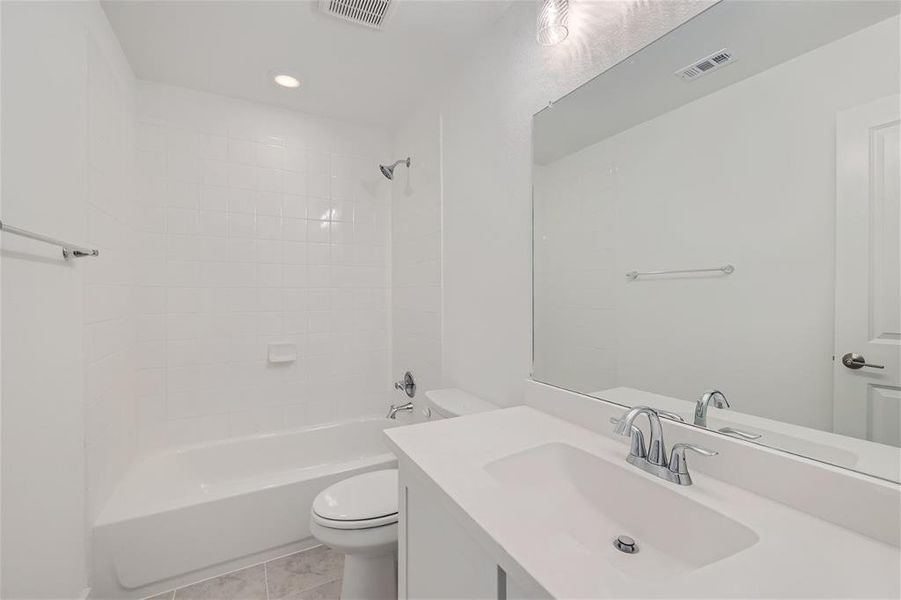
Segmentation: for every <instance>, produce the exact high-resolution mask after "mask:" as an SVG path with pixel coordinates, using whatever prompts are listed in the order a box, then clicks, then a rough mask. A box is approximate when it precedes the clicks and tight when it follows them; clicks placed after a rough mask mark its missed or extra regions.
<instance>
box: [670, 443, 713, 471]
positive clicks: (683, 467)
mask: <svg viewBox="0 0 901 600" xmlns="http://www.w3.org/2000/svg"><path fill="white" fill-rule="evenodd" d="M687 450H691V451H693V452H697V453H698V454H700V455H701V456H716V455H717V454H719V452H717V451H716V450H709V449H707V448H704V447H702V446H695V445H694V444H675V445H674V446H673V450H672V453H671V454H670V458H669V469H670V471H672V472H673V473H678V474H679V475H688V465H687V464H686V462H685V452H686V451H687Z"/></svg>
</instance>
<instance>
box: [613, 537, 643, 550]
mask: <svg viewBox="0 0 901 600" xmlns="http://www.w3.org/2000/svg"><path fill="white" fill-rule="evenodd" d="M613 547H614V548H616V549H617V550H619V551H620V552H625V553H626V554H635V553H636V552H638V544H636V543H635V540H633V539H632V538H630V537H629V536H627V535H618V536H616V539H615V540H613Z"/></svg>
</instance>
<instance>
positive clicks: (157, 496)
mask: <svg viewBox="0 0 901 600" xmlns="http://www.w3.org/2000/svg"><path fill="white" fill-rule="evenodd" d="M391 424H393V422H392V421H388V420H386V419H365V420H357V421H348V422H344V423H338V424H333V425H324V426H317V427H313V428H309V429H302V430H294V431H287V432H279V433H276V434H267V435H258V436H250V437H245V438H236V439H231V440H225V441H221V442H212V443H206V444H199V445H193V446H186V447H183V448H176V449H171V450H166V451H164V452H161V453H159V454H155V455H152V456H149V457H147V458H146V459H144V460H142V461H140V462H138V463H136V464H135V465H134V466H133V467H132V468H131V469H130V470H129V472H128V473H127V474H126V476H125V477H124V478H123V480H122V482H121V483H120V484H119V486H118V487H117V489H116V491H115V492H114V494H113V496H112V498H110V501H109V502H108V503H107V505H106V506H105V507H104V509H103V511H102V513H101V514H100V516H99V517H98V519H97V521H96V523H95V524H94V530H93V551H94V557H93V564H94V568H93V573H94V577H93V581H92V585H93V591H92V594H91V596H92V597H95V598H124V597H139V596H146V595H149V594H150V593H152V592H155V591H159V590H165V589H170V588H172V587H174V586H176V585H182V584H184V583H187V582H190V581H194V580H198V579H202V578H204V577H207V576H210V575H213V574H215V573H216V572H221V571H223V570H227V569H231V568H237V567H240V566H243V565H244V564H252V563H253V562H259V560H263V559H265V558H269V557H272V556H275V555H278V554H284V553H287V552H289V551H293V550H296V549H301V548H303V547H304V546H312V545H313V544H314V542H313V540H312V538H311V537H310V529H309V512H310V507H311V506H312V503H313V499H314V498H315V497H316V495H317V494H318V493H319V492H320V491H321V490H323V489H324V488H325V487H327V486H329V485H331V484H332V483H334V482H336V481H339V480H341V479H344V478H346V477H349V476H351V475H354V474H357V473H362V472H365V471H373V470H377V469H386V468H392V467H395V466H396V464H397V461H396V459H395V457H394V456H393V455H392V454H391V453H390V452H388V450H387V448H386V446H385V445H384V442H383V441H382V429H384V428H386V427H389V426H391Z"/></svg>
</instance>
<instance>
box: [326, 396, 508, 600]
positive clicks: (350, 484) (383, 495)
mask: <svg viewBox="0 0 901 600" xmlns="http://www.w3.org/2000/svg"><path fill="white" fill-rule="evenodd" d="M425 396H426V407H425V408H424V409H423V416H424V417H425V418H427V419H447V418H452V417H458V416H461V415H468V414H473V413H478V412H484V411H487V410H494V409H496V408H497V406H495V405H494V404H491V403H490V402H487V401H485V400H482V399H481V398H477V397H475V396H473V395H472V394H469V393H467V392H464V391H463V390H458V389H444V390H432V391H429V392H426V393H425ZM397 492H398V483H397V469H385V470H381V471H370V472H369V473H363V474H361V475H354V476H353V477H349V478H347V479H345V480H343V481H339V482H338V483H336V484H334V485H331V486H329V487H328V488H326V489H325V490H324V491H322V492H321V493H320V494H319V495H318V496H316V499H315V500H314V501H313V508H312V509H311V511H310V512H311V514H310V532H311V533H312V534H313V537H315V538H316V539H317V540H319V541H320V542H322V543H323V544H325V545H326V546H329V547H330V548H332V549H334V550H336V551H338V552H342V553H343V554H344V578H343V581H342V584H341V597H342V598H344V599H366V600H377V599H378V600H381V599H387V598H392V599H393V598H397Z"/></svg>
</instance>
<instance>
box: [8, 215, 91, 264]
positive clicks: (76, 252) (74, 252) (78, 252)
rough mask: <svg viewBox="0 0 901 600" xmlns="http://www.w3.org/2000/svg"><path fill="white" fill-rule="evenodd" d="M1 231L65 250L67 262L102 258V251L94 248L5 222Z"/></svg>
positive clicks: (64, 256) (64, 254) (64, 255)
mask: <svg viewBox="0 0 901 600" xmlns="http://www.w3.org/2000/svg"><path fill="white" fill-rule="evenodd" d="M0 231H5V232H6V233H11V234H13V235H20V236H22V237H26V238H29V239H32V240H37V241H39V242H44V243H45V244H52V245H54V246H59V247H60V248H62V249H63V258H65V259H66V260H68V259H69V257H72V256H74V257H75V258H79V257H82V256H100V251H99V250H95V249H92V248H85V247H84V246H78V245H76V244H70V243H68V242H64V241H62V240H58V239H56V238H52V237H49V236H46V235H41V234H40V233H34V232H33V231H28V230H27V229H19V228H18V227H13V226H12V225H7V224H6V223H4V222H3V221H0Z"/></svg>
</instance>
